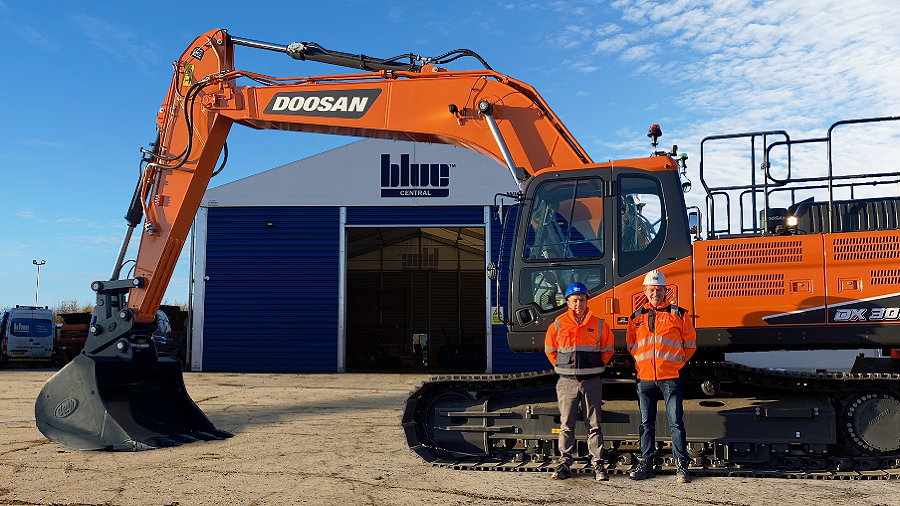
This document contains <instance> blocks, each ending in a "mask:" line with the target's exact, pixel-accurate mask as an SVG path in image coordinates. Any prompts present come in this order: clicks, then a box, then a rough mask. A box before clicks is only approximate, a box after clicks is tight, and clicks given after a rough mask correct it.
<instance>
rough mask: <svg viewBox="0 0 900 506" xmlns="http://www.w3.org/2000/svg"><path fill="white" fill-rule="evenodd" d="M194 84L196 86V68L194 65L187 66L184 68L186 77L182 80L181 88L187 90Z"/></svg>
mask: <svg viewBox="0 0 900 506" xmlns="http://www.w3.org/2000/svg"><path fill="white" fill-rule="evenodd" d="M192 84H194V66H193V65H185V66H184V77H182V78H181V86H182V87H184V88H187V87H189V86H190V85H192Z"/></svg>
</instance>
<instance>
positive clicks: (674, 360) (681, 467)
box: [625, 270, 697, 483]
mask: <svg viewBox="0 0 900 506" xmlns="http://www.w3.org/2000/svg"><path fill="white" fill-rule="evenodd" d="M644 294H645V295H646V296H647V303H646V304H644V305H643V306H642V307H641V308H639V309H638V310H637V311H635V312H634V314H633V315H631V321H630V322H629V323H628V332H627V333H626V334H625V342H626V344H627V345H628V352H629V353H631V355H632V356H633V357H634V364H635V368H636V369H637V394H638V405H639V406H640V409H641V426H640V428H639V434H640V438H641V458H640V459H639V460H638V464H637V466H635V468H634V470H633V471H632V472H631V473H630V476H631V479H633V480H643V479H645V478H652V477H653V476H655V474H656V471H655V467H654V465H655V462H654V461H655V459H656V402H657V400H658V399H659V393H660V392H661V393H662V397H663V400H664V401H665V404H666V418H667V419H668V422H669V433H670V434H671V435H672V453H673V454H674V456H675V459H676V461H677V463H676V466H675V476H676V479H677V480H678V481H679V482H680V483H690V481H691V478H690V474H689V473H688V455H687V441H686V435H685V432H684V408H683V406H682V404H683V401H684V378H682V377H681V375H680V373H681V368H682V367H684V364H685V362H687V361H688V359H690V358H691V356H692V355H693V354H694V352H695V351H696V350H697V332H696V331H695V330H694V325H693V323H691V317H690V315H688V314H687V311H686V310H685V309H684V308H681V307H678V306H677V305H675V303H674V302H672V303H668V302H666V277H665V276H664V275H663V273H661V272H659V271H657V270H653V271H650V272H648V273H647V275H646V276H645V277H644Z"/></svg>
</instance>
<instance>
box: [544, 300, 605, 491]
mask: <svg viewBox="0 0 900 506" xmlns="http://www.w3.org/2000/svg"><path fill="white" fill-rule="evenodd" d="M587 293H588V289H587V287H586V286H585V285H584V284H582V283H578V282H575V283H572V284H570V285H569V287H568V288H566V294H565V297H566V305H567V306H568V308H569V310H568V311H566V312H565V313H563V314H561V315H559V316H558V317H557V318H556V322H554V323H552V324H550V328H548V329H547V336H546V338H545V340H544V351H545V353H546V354H547V358H548V359H550V363H551V364H553V368H554V370H555V371H556V373H557V374H559V380H557V382H556V399H557V402H558V403H559V453H560V459H559V465H558V466H557V467H556V469H555V470H554V471H553V474H552V475H551V477H552V478H553V479H556V480H564V479H566V478H568V477H569V474H570V471H569V467H570V466H571V465H572V453H573V452H574V450H575V424H576V423H577V422H578V408H579V406H581V412H582V413H583V414H584V423H585V425H586V426H587V430H588V438H587V442H588V451H589V452H590V454H591V461H592V462H593V464H594V473H595V475H594V476H595V479H596V480H597V481H606V480H608V479H609V475H608V474H607V473H606V468H605V467H604V465H603V432H602V431H601V430H600V410H601V405H602V400H603V383H602V382H601V380H600V374H601V373H602V372H603V369H604V367H605V365H606V364H607V363H608V362H609V360H610V359H611V358H612V356H613V353H614V348H613V345H614V343H613V333H612V330H611V329H610V328H609V325H607V324H606V322H604V321H603V320H601V319H600V318H597V317H596V316H594V314H593V313H591V310H590V309H588V307H587Z"/></svg>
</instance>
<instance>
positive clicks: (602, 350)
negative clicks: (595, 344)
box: [600, 345, 616, 353]
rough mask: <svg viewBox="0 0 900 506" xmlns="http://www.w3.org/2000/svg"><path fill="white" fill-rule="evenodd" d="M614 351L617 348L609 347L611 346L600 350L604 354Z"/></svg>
mask: <svg viewBox="0 0 900 506" xmlns="http://www.w3.org/2000/svg"><path fill="white" fill-rule="evenodd" d="M614 349H616V347H615V346H613V345H609V346H605V347H603V348H600V352H601V353H603V352H604V351H613V350H614Z"/></svg>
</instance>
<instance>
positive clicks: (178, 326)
mask: <svg viewBox="0 0 900 506" xmlns="http://www.w3.org/2000/svg"><path fill="white" fill-rule="evenodd" d="M56 316H57V318H59V319H61V320H62V321H63V323H62V324H61V325H60V326H59V327H58V329H57V333H56V341H55V342H54V351H53V353H54V355H55V358H56V361H57V362H58V363H59V364H61V365H64V364H68V363H69V362H71V361H72V359H73V358H75V357H76V356H77V355H79V354H80V353H81V352H82V351H83V350H84V343H85V342H86V341H87V337H88V333H89V331H90V322H91V317H92V315H91V313H59V314H57V315H56ZM156 317H157V325H156V330H155V331H154V332H153V335H152V340H153V344H154V347H155V348H156V352H157V353H158V354H161V355H168V356H171V357H175V358H177V359H179V360H180V361H181V362H182V364H184V363H185V359H186V347H185V344H184V342H185V337H186V336H185V334H186V333H185V331H184V327H185V321H186V320H187V311H185V310H183V309H181V308H180V307H178V306H171V305H165V304H164V305H161V306H160V307H159V311H157V313H156Z"/></svg>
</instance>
